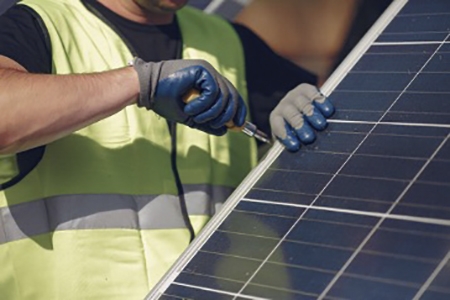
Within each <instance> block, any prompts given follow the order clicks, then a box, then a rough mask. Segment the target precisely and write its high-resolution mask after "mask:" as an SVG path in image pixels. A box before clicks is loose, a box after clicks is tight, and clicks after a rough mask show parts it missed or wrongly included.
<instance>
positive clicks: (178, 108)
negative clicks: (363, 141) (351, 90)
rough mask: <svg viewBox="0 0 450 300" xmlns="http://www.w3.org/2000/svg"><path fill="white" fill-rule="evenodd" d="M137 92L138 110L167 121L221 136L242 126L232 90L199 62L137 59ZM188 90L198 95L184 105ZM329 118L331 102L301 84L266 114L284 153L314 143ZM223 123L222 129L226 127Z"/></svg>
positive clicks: (240, 104) (243, 111)
mask: <svg viewBox="0 0 450 300" xmlns="http://www.w3.org/2000/svg"><path fill="white" fill-rule="evenodd" d="M133 65H134V68H135V69H136V71H137V73H138V75H139V82H140V86H141V93H140V97H139V100H138V105H139V106H141V107H145V108H147V109H149V110H150V109H151V110H153V111H155V112H156V113H157V114H159V115H161V116H162V117H164V118H166V119H167V120H170V121H174V122H177V123H182V124H185V125H187V126H190V127H193V128H197V129H199V130H202V131H204V132H207V133H209V134H213V135H218V136H220V135H224V134H225V133H226V132H227V130H228V128H227V125H228V127H232V126H230V124H234V126H235V127H238V128H239V127H242V126H243V125H244V123H245V116H246V114H247V108H246V106H245V103H244V101H243V100H242V98H241V96H240V95H239V93H238V91H237V90H236V89H235V87H234V86H233V85H232V84H231V83H230V82H229V81H228V80H227V79H226V78H225V77H223V76H222V75H220V74H219V73H218V72H217V71H216V70H215V69H214V68H213V67H212V66H211V65H210V64H209V63H208V62H206V61H204V60H173V61H163V62H158V63H152V62H149V63H146V62H144V61H143V60H141V59H139V58H137V59H135V61H134V64H133ZM192 90H196V91H198V92H199V95H198V96H197V97H195V98H194V99H192V100H191V101H189V103H185V102H184V101H183V97H185V95H186V94H187V93H189V92H190V91H192ZM333 113H334V107H333V105H332V104H331V102H330V101H329V100H328V99H327V98H326V97H325V96H323V95H322V94H321V93H320V91H319V90H318V89H317V88H316V87H315V86H313V85H310V84H301V85H299V86H297V87H296V88H295V89H293V90H291V91H290V92H289V93H288V94H286V96H285V97H284V98H283V99H282V100H281V101H280V103H279V104H278V105H277V106H276V107H275V109H274V110H273V111H272V113H271V115H270V126H271V129H272V133H273V135H274V136H275V137H276V138H277V139H278V140H279V141H280V142H281V143H282V144H283V145H284V146H285V147H286V149H287V150H289V151H297V150H298V149H299V148H300V145H301V143H303V144H309V143H312V142H313V141H314V139H315V134H314V130H313V128H314V129H316V130H319V131H320V130H323V129H325V128H326V126H327V121H326V118H327V117H330V116H331V115H332V114H333ZM227 123H228V124H227Z"/></svg>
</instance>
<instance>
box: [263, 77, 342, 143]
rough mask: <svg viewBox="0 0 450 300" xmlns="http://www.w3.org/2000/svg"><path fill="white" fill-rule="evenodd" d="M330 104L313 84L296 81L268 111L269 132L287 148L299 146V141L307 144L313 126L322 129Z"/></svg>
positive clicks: (311, 136)
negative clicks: (293, 86) (296, 84)
mask: <svg viewBox="0 0 450 300" xmlns="http://www.w3.org/2000/svg"><path fill="white" fill-rule="evenodd" d="M333 113H334V107H333V105H332V104H331V102H330V101H329V100H328V99H327V98H326V97H325V96H324V95H322V93H320V91H319V90H318V89H317V87H315V86H313V85H310V84H306V83H303V84H300V85H299V86H297V87H296V88H295V89H293V90H291V91H290V92H289V93H287V94H286V96H285V97H284V98H283V99H282V100H281V101H280V103H279V104H278V105H277V106H276V107H275V109H274V110H273V111H272V113H271V114H270V126H271V129H272V133H273V135H274V136H275V137H276V138H277V139H278V140H279V141H280V142H281V143H282V144H283V145H284V146H285V147H286V149H288V150H289V151H293V152H295V151H297V150H298V149H300V145H301V143H303V144H310V143H312V142H313V141H314V139H315V138H316V135H315V134H314V130H313V128H314V129H316V130H323V129H325V127H326V126H327V120H326V118H327V117H330V116H331V115H332V114H333Z"/></svg>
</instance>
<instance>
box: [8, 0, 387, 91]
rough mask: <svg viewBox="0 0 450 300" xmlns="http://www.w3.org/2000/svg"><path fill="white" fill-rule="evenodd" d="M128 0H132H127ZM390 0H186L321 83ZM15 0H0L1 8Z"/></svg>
mask: <svg viewBox="0 0 450 300" xmlns="http://www.w3.org/2000/svg"><path fill="white" fill-rule="evenodd" d="M130 1H131V0H130ZM392 1H395V0H190V2H189V4H190V5H192V6H195V7H197V8H200V9H203V10H205V11H206V12H208V13H215V14H219V15H221V16H223V17H224V18H226V19H228V20H231V21H235V22H238V23H241V24H244V25H246V26H247V27H249V28H251V29H252V30H253V31H254V32H255V33H257V34H258V35H259V36H260V37H261V38H262V39H263V40H265V41H266V43H268V44H269V46H271V48H272V49H273V50H274V51H275V52H277V53H278V54H280V55H282V56H284V57H286V58H287V59H289V60H291V61H293V62H295V63H296V64H298V65H300V66H302V67H304V68H306V69H308V70H310V71H312V72H314V73H315V74H317V75H318V76H319V80H320V83H323V82H324V81H325V80H326V79H327V78H328V76H329V75H330V74H331V73H332V72H333V70H334V69H335V68H336V67H337V66H338V65H339V64H340V63H341V62H342V60H343V59H344V58H345V56H346V55H347V54H348V53H349V52H350V51H351V49H352V48H353V47H354V46H355V45H356V44H357V43H358V41H359V40H360V39H361V37H362V36H363V35H364V34H365V33H366V31H367V30H368V29H369V28H370V27H371V26H372V24H373V23H374V22H375V21H376V20H377V19H378V17H379V16H380V15H381V14H382V13H383V11H384V10H385V9H386V8H387V7H388V6H389V4H390V3H391V2H392ZM15 2H16V1H15V0H0V14H1V13H3V12H4V11H5V10H6V9H7V8H8V7H10V6H11V5H13V4H14V3H15Z"/></svg>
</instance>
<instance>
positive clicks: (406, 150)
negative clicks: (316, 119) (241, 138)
mask: <svg viewBox="0 0 450 300" xmlns="http://www.w3.org/2000/svg"><path fill="white" fill-rule="evenodd" d="M449 36H450V1H447V0H427V1H424V0H410V1H407V0H405V1H403V0H397V1H394V2H393V4H392V5H391V6H390V7H389V8H388V10H387V11H386V12H385V13H384V14H383V15H382V16H381V17H380V19H379V20H378V21H377V23H376V24H375V25H374V26H373V28H372V29H371V30H370V31H369V32H368V34H367V35H366V36H365V37H364V38H363V40H362V41H361V42H360V44H358V46H357V47H356V48H355V49H354V51H353V52H352V53H351V54H350V56H349V57H348V58H347V59H346V60H345V61H344V63H343V64H342V65H341V66H340V67H339V68H338V69H337V70H336V72H335V73H334V74H333V76H331V77H330V79H329V80H328V81H327V82H326V83H325V85H324V86H323V88H322V90H323V92H324V93H325V94H328V95H330V98H331V99H332V101H333V102H334V103H335V104H336V107H337V108H338V110H337V113H336V115H335V116H334V117H333V118H332V119H331V120H330V126H329V128H328V129H327V130H326V131H324V132H321V133H319V137H318V139H317V141H316V142H315V143H314V144H312V145H309V146H305V147H303V149H301V150H300V152H298V153H296V154H292V153H288V152H286V151H284V150H283V148H282V146H281V145H280V144H276V145H275V146H274V147H273V148H272V149H271V151H270V152H269V153H268V155H267V156H266V157H265V159H264V160H263V161H262V162H261V163H260V165H259V166H258V167H257V168H255V170H253V171H252V172H251V174H249V176H248V177H247V178H246V179H245V180H244V182H243V183H242V185H241V186H240V187H239V188H238V189H237V190H236V192H235V193H234V194H233V195H232V197H231V198H230V199H229V200H228V201H227V203H226V204H225V206H224V208H223V210H222V211H221V212H220V213H219V214H218V215H217V216H215V217H214V218H213V219H212V220H211V222H210V223H209V225H208V226H207V228H205V230H204V231H203V232H202V233H201V234H200V236H199V237H198V238H197V239H196V240H195V241H194V242H193V244H192V246H191V247H190V248H189V249H188V250H187V251H186V252H185V254H184V255H183V257H181V258H180V260H178V262H177V263H176V265H175V266H174V267H173V268H172V270H171V271H170V272H169V273H168V274H166V276H165V277H164V278H163V280H162V281H161V282H160V283H159V284H158V285H157V286H156V287H155V288H154V290H153V291H152V292H151V293H150V294H149V295H148V298H147V299H164V300H169V299H171V300H172V299H255V300H256V299H377V300H378V299H438V300H439V299H450V141H449V137H450V68H449V66H450V42H449Z"/></svg>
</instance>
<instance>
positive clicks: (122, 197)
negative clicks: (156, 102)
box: [0, 0, 256, 300]
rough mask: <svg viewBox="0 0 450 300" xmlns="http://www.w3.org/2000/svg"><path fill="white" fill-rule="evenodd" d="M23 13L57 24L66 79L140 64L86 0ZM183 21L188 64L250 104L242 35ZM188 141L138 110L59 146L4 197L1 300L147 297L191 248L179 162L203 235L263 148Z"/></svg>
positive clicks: (38, 0)
mask: <svg viewBox="0 0 450 300" xmlns="http://www.w3.org/2000/svg"><path fill="white" fill-rule="evenodd" d="M21 4H22V5H27V6H29V7H31V8H32V9H33V10H34V11H35V12H36V13H38V14H39V16H40V17H41V18H42V20H43V22H44V24H45V27H46V29H47V31H48V34H49V38H50V41H51V47H52V48H51V50H52V61H53V73H54V74H73V73H91V72H102V71H105V70H111V69H116V68H121V67H124V66H125V65H126V64H127V62H128V61H130V59H131V58H132V54H131V51H130V49H128V47H127V46H126V44H125V42H124V41H123V40H122V39H121V38H120V37H119V36H118V34H117V33H116V32H115V31H114V30H113V29H112V28H111V27H109V26H108V25H107V24H106V23H104V22H103V21H102V20H101V19H100V18H98V17H97V16H96V15H95V14H94V13H92V12H91V11H90V10H89V9H87V7H85V6H84V4H83V3H81V2H80V1H79V0H25V1H22V2H21ZM177 17H178V22H179V25H180V28H181V32H182V38H183V53H182V55H183V58H187V59H188V58H200V59H206V60H208V61H209V62H210V63H211V64H212V65H213V66H214V67H215V68H217V69H218V70H219V71H220V72H221V73H222V74H223V75H224V76H226V77H227V78H228V79H229V80H230V81H231V82H232V83H233V84H234V85H235V86H236V87H237V88H238V90H239V91H240V93H241V95H243V97H244V99H245V98H246V82H245V68H244V55H243V50H242V46H241V43H240V40H239V38H238V36H237V34H236V33H235V32H234V30H233V28H232V27H231V26H230V25H229V24H228V23H227V22H226V21H224V20H222V19H220V18H218V17H214V16H209V15H205V14H203V13H202V12H200V11H197V10H195V9H193V8H184V9H182V10H180V11H179V12H178V13H177ZM225 45H226V46H225ZM43 109H45V107H44V108H43ZM176 139H177V143H176V148H175V150H176V152H173V150H174V149H173V147H172V146H173V145H172V143H171V136H170V133H169V130H168V126H167V123H166V120H165V119H163V118H161V117H160V116H158V115H156V114H155V113H153V112H152V111H146V110H145V109H140V108H138V107H137V106H135V105H133V106H128V107H127V108H125V109H123V110H122V111H120V112H118V113H116V114H115V115H113V116H111V117H108V118H106V119H104V120H101V121H99V122H97V123H95V124H92V125H90V126H88V127H86V128H83V129H81V130H79V131H77V132H74V133H72V134H70V135H69V136H67V137H64V138H62V139H59V140H57V141H55V142H52V143H50V144H48V145H47V146H46V149H45V153H44V155H43V158H42V159H41V161H40V162H39V164H38V165H37V166H36V167H35V168H34V169H33V170H32V171H31V172H30V173H29V174H28V175H26V176H25V178H23V179H22V180H21V181H20V182H18V183H16V184H14V185H13V186H11V187H8V188H6V189H4V190H3V191H0V299H2V300H7V299H8V300H9V299H21V300H23V299H46V300H49V299H64V300H68V299H77V300H78V299H96V300H97V299H109V300H111V299H127V300H128V299H142V298H143V297H144V296H145V295H146V294H147V293H148V291H149V290H150V289H151V287H152V286H153V285H154V284H155V283H156V282H157V281H158V280H159V279H160V278H161V276H162V275H163V274H164V273H165V272H166V271H167V270H168V268H169V267H170V266H171V265H172V264H173V262H174V261H175V260H176V259H177V258H178V257H179V255H180V254H181V253H182V252H183V251H184V249H185V248H186V247H187V245H188V244H189V239H190V235H189V231H188V230H187V228H186V223H185V220H183V215H182V213H181V206H180V200H179V197H178V193H179V190H180V186H178V187H177V184H176V181H175V177H174V172H173V170H172V163H171V161H172V160H171V159H172V158H171V155H172V153H174V155H173V156H174V157H176V168H177V171H178V173H179V177H180V179H181V190H182V191H183V192H184V195H183V196H184V198H185V199H186V206H187V211H188V213H189V219H190V221H191V223H192V224H193V227H194V230H195V232H196V233H197V232H199V231H200V230H201V229H202V227H203V226H204V225H205V224H206V223H207V221H208V220H209V218H210V217H211V216H212V215H213V214H214V213H215V212H216V210H217V208H218V207H220V205H221V203H223V202H224V201H225V200H226V199H227V197H228V196H229V195H230V193H231V192H232V190H233V189H234V188H235V187H236V186H237V185H238V184H239V183H240V182H241V180H242V179H243V178H244V177H245V175H246V174H247V173H248V172H249V170H250V169H251V168H252V167H253V166H254V165H255V164H256V144H255V142H254V141H253V140H252V139H249V138H248V137H246V136H244V135H243V134H241V133H234V132H229V133H227V134H226V135H225V136H223V137H215V136H210V135H207V134H205V133H203V132H201V131H198V130H194V129H191V128H189V127H187V126H183V125H178V126H177V133H176ZM17 173H18V167H17V163H16V158H15V156H14V155H4V156H0V180H1V181H3V182H5V181H8V180H9V179H11V178H13V177H14V176H16V175H17Z"/></svg>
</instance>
